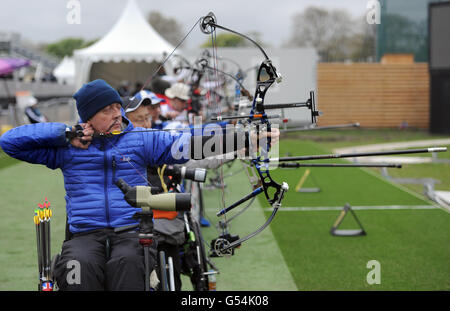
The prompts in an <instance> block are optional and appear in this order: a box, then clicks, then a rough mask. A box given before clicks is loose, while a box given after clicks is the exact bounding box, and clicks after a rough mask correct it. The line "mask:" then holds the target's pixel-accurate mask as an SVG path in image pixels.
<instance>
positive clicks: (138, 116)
mask: <svg viewBox="0 0 450 311" xmlns="http://www.w3.org/2000/svg"><path fill="white" fill-rule="evenodd" d="M147 107H148V106H144V105H141V106H139V108H138V109H136V110H135V111H132V112H128V113H127V118H128V119H129V120H130V121H131V123H133V125H134V126H135V127H144V128H151V127H152V124H151V122H150V117H151V114H150V111H149V109H148V108H147Z"/></svg>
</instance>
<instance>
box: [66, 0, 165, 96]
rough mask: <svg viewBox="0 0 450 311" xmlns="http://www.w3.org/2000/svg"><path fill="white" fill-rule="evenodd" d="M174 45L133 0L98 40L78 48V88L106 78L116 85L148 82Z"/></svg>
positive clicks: (76, 57) (76, 68)
mask: <svg viewBox="0 0 450 311" xmlns="http://www.w3.org/2000/svg"><path fill="white" fill-rule="evenodd" d="M172 50H173V47H172V46H171V44H169V43H168V42H167V41H166V40H165V39H163V38H162V37H161V36H160V35H159V34H158V33H157V32H156V31H155V30H154V29H153V28H152V26H151V25H150V24H149V23H148V22H147V21H146V20H145V18H144V16H143V14H142V12H141V11H140V9H139V7H138V6H137V4H136V3H135V0H129V1H128V3H127V6H126V7H125V9H124V11H123V13H122V15H121V17H120V18H119V20H118V21H117V22H116V24H115V25H114V26H113V27H112V28H111V30H110V31H109V32H108V33H107V34H106V35H105V36H104V37H103V38H101V39H100V40H99V41H98V42H96V43H95V44H93V45H91V46H89V47H87V48H85V49H81V50H76V51H75V52H74V59H75V72H76V81H75V87H76V89H78V88H80V87H81V86H82V85H83V84H84V83H86V82H89V81H92V80H95V79H99V78H100V79H104V80H105V81H107V82H108V83H110V84H111V85H112V86H113V87H116V88H117V87H118V86H119V84H120V82H121V81H124V80H126V81H128V82H130V84H131V87H133V84H134V83H136V82H141V83H144V82H145V81H146V80H147V78H148V77H149V76H150V75H151V74H152V73H153V72H154V70H156V69H157V66H158V64H157V63H158V62H161V61H162V60H163V59H164V55H165V53H167V54H169V53H170V52H172Z"/></svg>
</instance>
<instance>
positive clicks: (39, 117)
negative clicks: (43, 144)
mask: <svg viewBox="0 0 450 311" xmlns="http://www.w3.org/2000/svg"><path fill="white" fill-rule="evenodd" d="M29 100H30V102H29V106H28V107H27V108H26V109H25V115H26V116H27V118H28V121H30V123H41V122H48V119H47V117H46V116H44V115H43V114H42V113H41V112H40V111H39V109H38V107H37V104H38V101H37V99H36V98H35V97H33V96H32V97H30V99H29Z"/></svg>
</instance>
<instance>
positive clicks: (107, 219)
mask: <svg viewBox="0 0 450 311" xmlns="http://www.w3.org/2000/svg"><path fill="white" fill-rule="evenodd" d="M102 149H103V169H104V173H105V180H104V183H103V188H104V191H105V216H106V226H107V227H110V226H111V225H110V221H109V197H108V154H107V150H106V148H105V141H102Z"/></svg>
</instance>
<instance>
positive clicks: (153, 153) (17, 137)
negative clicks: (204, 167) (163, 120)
mask: <svg viewBox="0 0 450 311" xmlns="http://www.w3.org/2000/svg"><path fill="white" fill-rule="evenodd" d="M123 120H124V122H128V120H126V119H125V118H124V119H123ZM139 129H140V128H136V129H134V128H133V126H132V125H131V122H128V126H127V128H126V129H125V131H132V130H139ZM65 130H66V125H65V124H62V123H37V124H29V125H24V126H20V127H17V128H14V129H12V130H9V131H8V132H6V133H5V134H3V135H2V136H1V138H0V145H1V147H2V149H3V150H4V151H5V152H6V153H7V154H9V155H10V156H11V157H14V158H16V159H19V160H23V161H26V162H29V163H35V164H43V165H46V166H47V167H49V168H51V169H57V168H59V169H61V171H62V172H63V175H64V184H65V189H66V197H65V199H66V208H67V216H68V222H69V225H70V231H71V232H72V233H79V232H83V231H89V230H93V229H99V228H105V227H111V228H116V227H121V226H126V225H131V224H135V223H136V221H135V220H133V219H132V216H133V215H134V213H135V212H136V209H135V208H132V207H131V206H130V205H129V204H128V203H127V202H126V201H125V200H124V198H123V193H122V192H121V191H120V190H119V188H117V186H116V185H115V184H114V182H115V181H116V180H117V179H119V178H122V179H123V180H125V181H126V182H127V183H128V184H130V185H131V186H136V185H145V184H146V183H145V180H146V178H147V169H146V168H147V165H152V166H159V165H163V164H181V163H185V162H186V161H187V159H184V158H183V157H181V156H178V155H175V156H174V155H172V151H171V149H172V148H171V147H172V144H173V143H174V142H176V141H177V143H180V150H181V149H182V147H181V144H182V143H185V144H188V143H189V141H190V138H191V135H190V134H187V133H184V134H181V133H177V134H170V133H168V132H147V133H142V132H137V133H124V134H121V135H117V136H114V137H112V138H95V139H94V140H93V141H92V143H91V144H90V145H89V148H88V149H87V150H84V149H79V148H75V147H73V146H72V145H70V144H69V143H68V142H67V140H66V138H65ZM140 130H142V129H140ZM174 157H175V158H178V159H175V158H174Z"/></svg>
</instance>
